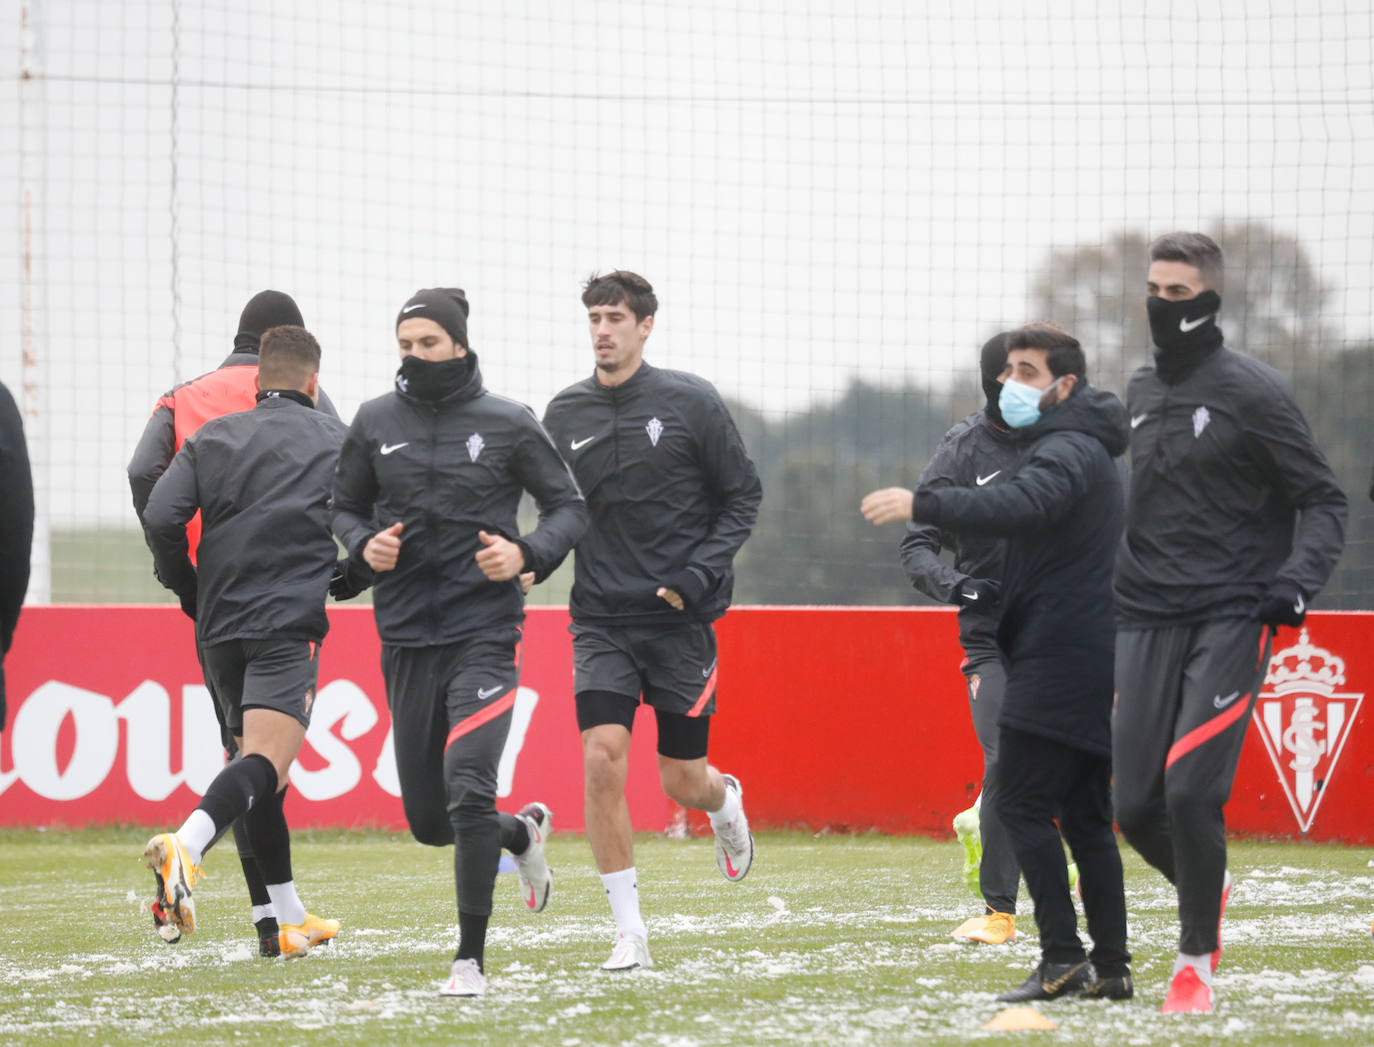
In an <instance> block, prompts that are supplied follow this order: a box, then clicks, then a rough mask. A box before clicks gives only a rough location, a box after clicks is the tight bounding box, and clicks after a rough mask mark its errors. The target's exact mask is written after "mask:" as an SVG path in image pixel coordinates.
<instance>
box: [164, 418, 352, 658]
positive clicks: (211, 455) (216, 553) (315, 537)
mask: <svg viewBox="0 0 1374 1047" xmlns="http://www.w3.org/2000/svg"><path fill="white" fill-rule="evenodd" d="M297 395H303V394H297ZM345 431H346V430H345V429H344V425H343V423H342V422H340V421H339V420H338V419H337V418H333V417H330V416H329V415H326V414H322V413H320V412H319V411H317V410H315V409H314V408H313V407H310V406H308V404H307V403H301V402H299V401H297V400H296V399H294V398H293V397H292V394H289V393H285V394H280V395H269V396H267V397H265V398H263V399H262V400H261V401H260V402H259V403H258V405H257V406H256V407H254V408H253V409H252V410H251V411H241V412H238V413H236V414H227V415H223V416H221V417H219V418H212V419H211V420H210V421H208V422H206V423H205V424H204V425H202V426H201V427H200V428H199V429H198V430H197V431H196V432H195V434H194V435H192V436H191V437H190V439H188V440H187V441H186V443H185V444H183V445H182V448H181V450H180V451H178V452H177V454H176V457H175V458H173V459H172V464H171V465H169V466H168V467H167V471H166V472H165V473H163V474H162V477H161V479H159V480H158V482H157V484H156V485H155V486H154V487H153V491H152V494H151V495H149V497H148V504H147V505H146V506H145V507H144V510H143V522H144V527H145V528H146V531H147V536H148V544H149V546H150V547H151V548H152V551H153V562H154V564H155V565H156V567H157V575H158V577H159V578H160V579H161V580H162V584H163V585H165V586H167V588H168V589H171V590H172V591H173V592H175V593H176V594H177V595H178V596H180V597H183V598H185V597H186V596H188V595H190V594H195V598H196V600H195V603H196V638H197V639H198V640H199V641H200V643H201V644H203V645H204V644H215V643H223V642H225V641H226V640H250V639H266V638H270V637H289V638H292V639H302V640H315V641H319V640H321V639H323V638H324V635H325V633H327V632H328V631H329V620H328V619H327V618H326V617H325V613H324V604H325V597H326V596H327V595H328V593H329V579H330V576H331V575H332V574H333V571H334V561H335V558H336V556H337V554H338V551H337V548H336V546H335V545H334V539H333V537H332V536H331V535H330V531H329V490H330V486H331V483H332V480H333V477H334V463H335V461H336V460H337V459H338V457H339V448H340V447H341V446H342V445H343V439H344V433H345ZM197 509H199V510H200V513H201V522H202V528H203V529H202V531H201V538H200V547H199V551H198V555H197V559H196V566H194V567H192V566H191V561H190V558H189V556H188V555H187V554H188V547H187V541H186V524H187V522H188V521H189V520H190V519H191V517H192V516H193V515H194V514H195V512H196V510H197Z"/></svg>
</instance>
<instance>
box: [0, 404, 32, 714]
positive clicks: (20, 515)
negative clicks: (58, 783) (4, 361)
mask: <svg viewBox="0 0 1374 1047" xmlns="http://www.w3.org/2000/svg"><path fill="white" fill-rule="evenodd" d="M32 546H33V474H32V472H31V471H30V469H29V450H28V445H27V444H26V443H25V442H24V420H23V419H22V418H21V417H20V416H19V407H18V405H16V404H15V402H14V397H13V396H11V395H10V391H9V390H8V389H6V388H5V386H4V385H3V384H0V731H3V730H4V729H5V718H6V710H5V655H6V654H7V653H8V652H9V649H10V643H11V642H12V641H13V640H14V630H15V627H16V626H17V625H18V624H19V611H20V609H21V608H22V607H23V605H24V593H25V592H27V591H28V588H29V555H30V552H31V549H32Z"/></svg>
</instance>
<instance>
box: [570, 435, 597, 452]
mask: <svg viewBox="0 0 1374 1047" xmlns="http://www.w3.org/2000/svg"><path fill="white" fill-rule="evenodd" d="M595 439H596V437H595V436H589V437H587V438H586V439H585V440H574V441H573V442H572V443H570V444H568V446H569V447H571V448H572V449H573V450H574V451H576V450H577V449H578V448H579V447H586V446H587V445H588V444H589V443H591V442H592V441H593V440H595Z"/></svg>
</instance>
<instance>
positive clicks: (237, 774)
mask: <svg viewBox="0 0 1374 1047" xmlns="http://www.w3.org/2000/svg"><path fill="white" fill-rule="evenodd" d="M276 788H277V769H276V768H275V767H273V766H272V761H271V760H269V759H268V758H267V757H266V756H262V755H260V754H258V753H253V754H252V755H251V756H245V757H244V758H243V759H242V760H235V761H234V762H233V763H231V764H228V765H226V766H225V768H224V770H222V771H220V772H219V774H217V775H215V780H214V781H212V782H211V783H210V788H208V789H206V790H205V795H204V796H202V797H201V799H200V808H199V809H200V810H202V811H204V812H205V813H206V814H208V815H209V816H210V820H211V821H212V822H214V823H215V828H216V829H217V830H221V831H222V830H224V829H225V828H227V827H228V826H230V825H232V824H233V823H234V822H235V821H237V820H238V819H239V818H240V817H241V816H242V815H243V813H244V812H245V811H247V810H249V809H250V808H251V807H252V806H253V804H254V803H256V802H258V801H260V800H263V799H265V798H267V797H268V796H271V795H272V793H273V792H275V791H276Z"/></svg>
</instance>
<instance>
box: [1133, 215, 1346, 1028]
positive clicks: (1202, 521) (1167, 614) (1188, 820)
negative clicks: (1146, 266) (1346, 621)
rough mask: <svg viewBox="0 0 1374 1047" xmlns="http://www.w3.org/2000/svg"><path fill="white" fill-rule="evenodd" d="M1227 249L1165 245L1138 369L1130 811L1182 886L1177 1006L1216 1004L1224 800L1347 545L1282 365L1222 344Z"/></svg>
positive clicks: (1180, 242)
mask: <svg viewBox="0 0 1374 1047" xmlns="http://www.w3.org/2000/svg"><path fill="white" fill-rule="evenodd" d="M1221 276H1222V254H1221V249H1220V248H1219V247H1218V246H1217V245H1216V244H1215V243H1214V242H1213V241H1212V240H1211V239H1210V238H1208V237H1206V236H1204V235H1202V234H1201V233H1171V234H1169V235H1168V236H1162V237H1160V238H1159V239H1158V240H1156V241H1155V242H1154V244H1153V245H1151V248H1150V270H1149V277H1148V283H1147V285H1146V290H1147V292H1148V294H1149V298H1148V300H1147V302H1146V305H1147V306H1148V308H1149V314H1150V333H1151V336H1152V337H1153V339H1154V343H1155V347H1156V348H1155V362H1154V365H1153V366H1146V367H1142V368H1141V369H1140V370H1139V371H1137V372H1136V373H1135V375H1134V376H1133V377H1132V378H1131V382H1130V386H1129V388H1128V391H1127V395H1126V403H1127V406H1128V408H1129V411H1130V417H1131V467H1132V475H1131V491H1130V504H1129V507H1128V510H1127V514H1126V531H1125V536H1124V538H1123V540H1122V542H1121V547H1120V550H1119V553H1118V555H1117V561H1116V614H1117V623H1118V626H1119V631H1118V633H1117V641H1116V690H1117V692H1118V697H1117V703H1116V714H1115V718H1114V721H1113V728H1112V730H1113V756H1114V761H1115V774H1116V818H1117V822H1118V824H1120V826H1121V831H1122V833H1123V835H1125V837H1126V839H1127V840H1128V841H1129V842H1130V843H1131V845H1132V846H1133V847H1135V849H1136V850H1137V851H1139V852H1140V854H1141V856H1142V857H1143V858H1144V859H1145V860H1146V861H1148V862H1149V863H1150V864H1151V865H1153V866H1154V867H1155V868H1156V869H1158V870H1159V871H1160V872H1162V873H1163V874H1164V875H1165V876H1166V877H1168V879H1169V881H1170V882H1171V883H1173V884H1174V885H1175V886H1176V887H1177V889H1178V910H1179V925H1180V928H1179V930H1180V934H1179V955H1178V958H1177V959H1176V960H1175V963H1174V973H1173V975H1172V977H1171V979H1170V984H1169V991H1168V994H1167V996H1166V998H1165V1001H1164V1007H1163V1009H1164V1010H1165V1011H1166V1012H1172V1011H1204V1012H1205V1011H1210V1010H1211V1009H1212V1005H1213V993H1212V974H1213V972H1214V971H1215V969H1216V966H1217V963H1218V961H1219V960H1220V958H1221V926H1220V925H1221V916H1222V913H1223V912H1224V910H1225V905H1226V899H1227V895H1228V894H1229V891H1230V876H1229V874H1228V873H1227V871H1226V822H1225V817H1224V814H1223V808H1224V806H1225V804H1226V801H1227V799H1228V798H1229V796H1230V794H1231V782H1232V780H1233V779H1234V777H1235V773H1236V764H1237V763H1238V762H1239V760H1240V751H1241V744H1242V742H1243V741H1244V739H1245V728H1246V725H1247V724H1248V723H1249V721H1250V710H1251V708H1252V706H1253V704H1254V701H1255V695H1256V692H1257V691H1258V690H1259V688H1260V686H1261V684H1262V683H1263V681H1264V676H1265V671H1266V669H1267V666H1268V661H1269V650H1270V645H1271V642H1272V638H1273V635H1274V632H1275V631H1276V630H1277V629H1278V627H1279V626H1297V625H1300V624H1301V623H1302V620H1303V617H1304V615H1305V614H1306V612H1307V604H1308V601H1310V600H1311V599H1312V598H1313V597H1314V596H1315V595H1316V594H1317V592H1318V591H1319V590H1320V589H1321V587H1322V586H1323V585H1324V584H1325V583H1326V580H1327V578H1328V577H1329V576H1330V574H1331V571H1332V569H1333V568H1334V567H1335V564H1336V561H1337V559H1338V558H1339V557H1340V553H1341V547H1342V543H1343V535H1344V527H1345V513H1346V498H1345V495H1344V493H1342V491H1341V488H1340V485H1339V484H1338V483H1337V482H1336V478H1335V476H1334V475H1333V474H1332V472H1331V467H1330V466H1329V465H1327V462H1326V458H1325V457H1324V456H1323V455H1322V452H1321V450H1320V449H1319V448H1318V447H1317V445H1316V442H1315V441H1314V440H1313V438H1312V431H1311V430H1310V429H1309V428H1308V425H1307V421H1306V420H1305V419H1304V418H1303V416H1302V412H1301V411H1299V410H1298V406H1297V404H1296V403H1295V402H1294V400H1293V394H1292V393H1291V392H1290V391H1289V390H1288V387H1287V386H1286V385H1285V384H1284V381H1283V379H1282V378H1281V377H1280V376H1279V374H1278V372H1276V371H1275V370H1274V369H1273V368H1271V367H1268V366H1266V365H1265V364H1262V363H1259V362H1258V361H1256V360H1252V359H1250V358H1249V357H1246V356H1243V355H1241V354H1240V353H1238V352H1234V351H1232V350H1230V349H1228V348H1226V347H1225V346H1224V345H1223V339H1222V334H1221V330H1220V328H1219V327H1218V326H1217V322H1216V321H1217V314H1218V313H1219V311H1220V309H1221V297H1220V294H1219V292H1220V290H1221Z"/></svg>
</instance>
